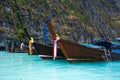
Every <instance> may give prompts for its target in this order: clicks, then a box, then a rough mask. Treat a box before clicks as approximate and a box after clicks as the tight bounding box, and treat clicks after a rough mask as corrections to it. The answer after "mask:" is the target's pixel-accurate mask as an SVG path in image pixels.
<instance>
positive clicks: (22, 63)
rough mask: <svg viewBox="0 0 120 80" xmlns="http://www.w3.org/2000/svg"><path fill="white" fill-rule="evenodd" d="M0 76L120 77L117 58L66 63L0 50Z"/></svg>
mask: <svg viewBox="0 0 120 80" xmlns="http://www.w3.org/2000/svg"><path fill="white" fill-rule="evenodd" d="M0 80H120V61H113V62H79V63H68V62H67V61H66V60H42V59H40V58H39V56H37V55H34V56H32V55H28V54H27V53H8V52H6V51H0Z"/></svg>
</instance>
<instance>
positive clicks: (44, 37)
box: [43, 23, 47, 42]
mask: <svg viewBox="0 0 120 80" xmlns="http://www.w3.org/2000/svg"><path fill="white" fill-rule="evenodd" d="M46 34H47V24H46V23H44V31H43V39H44V41H45V42H46Z"/></svg>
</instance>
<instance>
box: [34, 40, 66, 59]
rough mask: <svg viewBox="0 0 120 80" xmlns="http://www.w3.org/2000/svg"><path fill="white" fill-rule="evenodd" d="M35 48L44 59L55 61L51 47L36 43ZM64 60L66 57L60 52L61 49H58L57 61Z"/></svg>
mask: <svg viewBox="0 0 120 80" xmlns="http://www.w3.org/2000/svg"><path fill="white" fill-rule="evenodd" d="M33 46H34V47H35V49H36V51H37V52H38V53H39V55H40V57H41V58H42V59H53V56H52V47H51V46H47V45H44V44H40V43H37V42H34V43H33ZM64 58H65V57H64V55H63V54H62V51H61V50H60V48H57V57H56V59H64Z"/></svg>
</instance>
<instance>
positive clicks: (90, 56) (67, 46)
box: [58, 39, 120, 62]
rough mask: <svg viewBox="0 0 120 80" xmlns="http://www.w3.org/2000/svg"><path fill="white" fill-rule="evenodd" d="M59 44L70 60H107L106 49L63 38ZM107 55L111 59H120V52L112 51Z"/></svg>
mask: <svg viewBox="0 0 120 80" xmlns="http://www.w3.org/2000/svg"><path fill="white" fill-rule="evenodd" d="M58 44H59V46H60V48H61V50H62V51H63V54H64V56H65V57H66V59H67V60H68V61H69V62H78V61H103V60H105V52H104V50H100V49H95V48H91V47H86V46H83V45H80V44H75V43H73V42H70V41H67V40H63V39H60V40H59V41H58ZM107 57H108V59H110V60H120V54H116V53H111V54H110V56H107Z"/></svg>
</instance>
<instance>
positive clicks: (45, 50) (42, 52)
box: [24, 28, 65, 59]
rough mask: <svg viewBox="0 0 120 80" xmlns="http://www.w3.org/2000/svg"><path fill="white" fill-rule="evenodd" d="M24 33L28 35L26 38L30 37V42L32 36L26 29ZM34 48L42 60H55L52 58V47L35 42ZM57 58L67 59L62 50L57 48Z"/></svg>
mask: <svg viewBox="0 0 120 80" xmlns="http://www.w3.org/2000/svg"><path fill="white" fill-rule="evenodd" d="M24 32H25V34H26V36H27V37H28V39H29V40H30V36H29V34H28V32H27V30H26V28H24ZM33 46H34V48H35V50H36V51H37V53H38V54H37V55H39V56H40V57H41V58H42V59H53V56H52V46H48V45H44V44H41V43H38V42H35V41H34V42H33ZM57 53H58V54H57V57H56V59H65V57H64V55H63V53H62V51H61V50H60V48H57Z"/></svg>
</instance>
